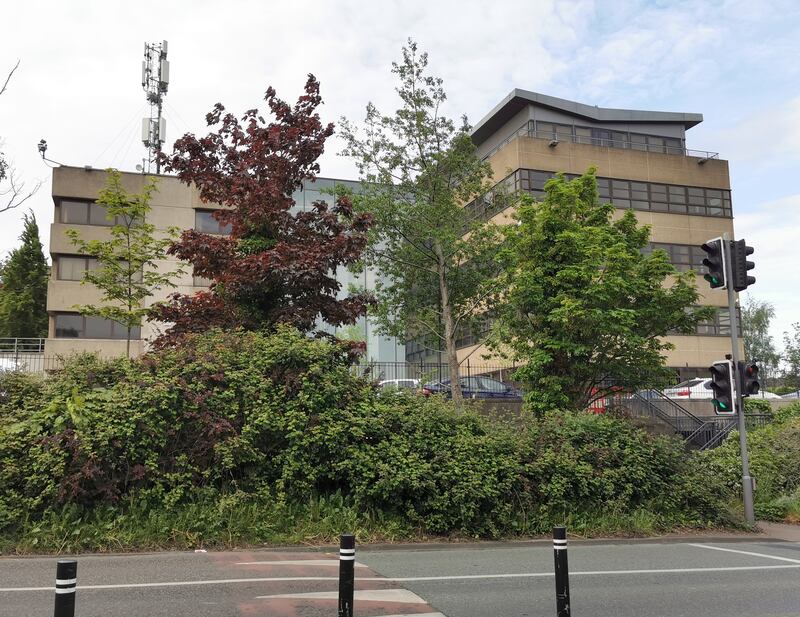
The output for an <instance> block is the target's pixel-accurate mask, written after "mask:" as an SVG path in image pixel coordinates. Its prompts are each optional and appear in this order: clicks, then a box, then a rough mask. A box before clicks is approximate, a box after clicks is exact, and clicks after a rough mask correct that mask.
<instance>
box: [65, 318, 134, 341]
mask: <svg viewBox="0 0 800 617" xmlns="http://www.w3.org/2000/svg"><path fill="white" fill-rule="evenodd" d="M59 317H73V318H80V320H81V325H80V329H79V330H77V332H78V334H77V335H76V336H64V335H63V334H62V335H59V327H58V321H59ZM87 320H101V321H102V322H106V323H108V324H109V325H110V330H109V333H110V336H101V337H97V336H93V337H88V336H86V330H87V325H86V324H87ZM53 322H54V330H55V338H75V339H87V340H101V341H124V340H126V339H127V337H128V333H127V328H126V327H125V326H123V325H122V324H119V323H117V322H115V321H112V320H110V319H103V318H102V317H96V316H93V315H81V314H80V313H68V312H59V313H55V314H53ZM141 338H142V329H141V327H136V328H132V329H131V340H137V341H138V340H141Z"/></svg>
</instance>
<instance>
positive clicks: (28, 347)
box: [0, 338, 46, 355]
mask: <svg viewBox="0 0 800 617" xmlns="http://www.w3.org/2000/svg"><path fill="white" fill-rule="evenodd" d="M45 340H46V339H43V338H0V353H1V354H4V355H7V354H12V355H13V354H17V353H44V342H45Z"/></svg>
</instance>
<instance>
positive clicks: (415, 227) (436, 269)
mask: <svg viewBox="0 0 800 617" xmlns="http://www.w3.org/2000/svg"><path fill="white" fill-rule="evenodd" d="M427 65H428V56H427V54H426V53H417V45H416V43H415V42H414V41H412V40H409V42H408V46H407V47H404V48H403V59H402V61H401V62H399V63H393V64H392V73H394V74H395V75H396V76H397V78H398V80H399V85H398V87H397V93H398V94H399V95H400V99H401V107H400V108H399V109H398V110H397V111H396V112H395V113H394V115H391V116H384V115H381V114H380V113H379V112H378V110H377V109H376V108H375V106H374V105H372V104H371V103H370V104H369V105H368V106H367V114H366V120H365V123H364V127H363V131H362V130H360V129H359V128H357V127H356V126H355V125H354V124H352V123H350V122H348V121H347V120H342V126H343V135H344V138H345V140H346V142H347V147H346V148H345V150H344V154H345V155H347V156H351V157H353V158H354V159H355V161H356V163H357V165H358V167H359V170H360V172H361V176H362V179H363V180H364V181H365V187H364V192H363V194H361V195H359V196H357V197H356V203H357V206H358V208H359V209H360V210H362V211H365V212H369V213H371V214H372V215H374V216H375V225H374V227H373V232H372V237H371V242H370V248H369V250H368V251H367V252H366V256H365V260H366V262H367V263H368V264H369V265H371V266H373V267H375V268H376V269H377V270H378V271H379V272H381V273H382V274H384V275H386V281H385V282H384V283H382V284H379V285H378V286H377V298H378V301H379V304H378V310H377V311H376V317H377V319H378V321H379V324H380V326H381V329H382V331H383V332H384V333H386V334H389V335H392V336H398V337H400V338H403V339H406V340H409V339H417V340H422V341H431V342H433V344H434V345H437V346H439V349H443V350H444V351H445V353H446V355H447V362H448V366H449V373H450V387H451V391H452V395H453V399H454V400H455V401H456V402H458V401H460V400H461V386H460V383H459V373H460V370H459V361H458V355H457V346H456V340H457V339H458V337H459V335H460V333H462V332H464V331H467V330H470V329H472V330H473V331H477V330H478V328H476V327H475V326H476V325H477V324H478V323H479V322H480V321H481V320H482V319H483V316H482V314H483V313H485V312H486V308H487V305H488V304H490V300H491V298H492V296H493V295H494V294H495V293H496V292H497V285H496V281H495V275H496V274H497V269H496V266H495V261H494V259H493V254H494V252H495V251H496V250H497V245H498V241H499V234H498V233H497V232H496V229H495V228H494V227H493V226H491V225H488V224H486V223H484V222H483V221H480V220H475V219H474V217H473V216H472V214H471V210H470V209H467V208H465V206H466V205H467V204H468V203H469V202H470V201H472V200H474V199H476V198H477V197H479V196H480V195H483V194H484V193H486V192H487V191H488V190H489V188H490V182H489V181H490V176H491V169H490V167H489V165H488V164H487V163H485V162H483V161H481V160H480V159H479V158H478V156H477V154H476V150H475V145H474V143H473V142H472V138H471V137H470V134H469V130H470V127H469V124H468V123H467V120H466V118H463V120H462V123H461V125H460V126H459V127H458V128H456V124H455V123H454V122H453V121H452V120H450V119H448V118H447V117H445V116H444V115H442V109H441V108H442V106H443V104H444V102H445V99H446V95H445V92H444V88H443V87H442V80H441V79H440V78H438V77H433V76H430V75H428V74H427Z"/></svg>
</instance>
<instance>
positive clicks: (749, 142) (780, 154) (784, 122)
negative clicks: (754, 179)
mask: <svg viewBox="0 0 800 617" xmlns="http://www.w3.org/2000/svg"><path fill="white" fill-rule="evenodd" d="M710 137H711V138H712V139H713V140H714V142H715V143H717V144H719V148H720V150H721V151H723V152H725V156H726V158H729V159H730V160H735V161H737V162H740V163H746V164H747V165H748V171H749V173H753V172H754V171H760V170H764V169H768V168H770V167H775V166H779V165H780V166H785V165H792V164H796V163H798V162H800V96H798V97H796V98H793V99H791V100H789V101H787V102H782V103H778V104H776V105H773V106H771V107H769V108H767V109H763V110H760V111H759V113H757V114H748V116H747V117H744V118H738V119H737V120H736V121H735V122H734V123H732V124H730V125H728V126H723V127H721V128H720V129H718V130H717V131H716V132H714V133H711V134H710Z"/></svg>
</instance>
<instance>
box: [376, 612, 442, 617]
mask: <svg viewBox="0 0 800 617" xmlns="http://www.w3.org/2000/svg"><path fill="white" fill-rule="evenodd" d="M383 617H446V616H445V615H444V613H407V614H405V615H384V616H383Z"/></svg>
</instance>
